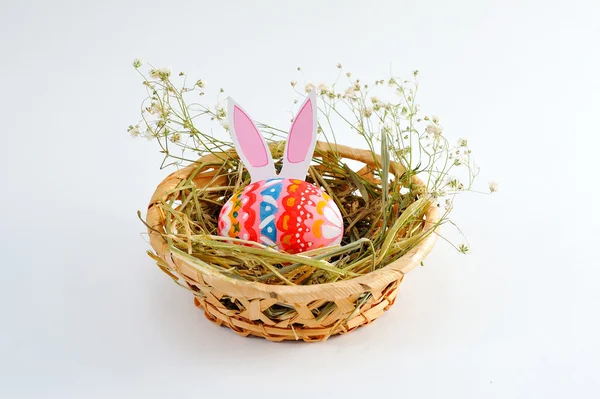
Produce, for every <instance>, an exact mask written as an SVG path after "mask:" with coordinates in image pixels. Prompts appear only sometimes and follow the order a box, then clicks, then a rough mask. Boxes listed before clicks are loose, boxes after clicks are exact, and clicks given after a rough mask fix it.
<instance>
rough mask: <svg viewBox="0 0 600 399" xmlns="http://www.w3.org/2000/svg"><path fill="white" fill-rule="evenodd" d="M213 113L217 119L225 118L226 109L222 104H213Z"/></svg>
mask: <svg viewBox="0 0 600 399" xmlns="http://www.w3.org/2000/svg"><path fill="white" fill-rule="evenodd" d="M215 114H216V115H217V119H218V120H222V119H225V117H227V110H226V109H225V106H224V105H223V104H217V105H216V106H215Z"/></svg>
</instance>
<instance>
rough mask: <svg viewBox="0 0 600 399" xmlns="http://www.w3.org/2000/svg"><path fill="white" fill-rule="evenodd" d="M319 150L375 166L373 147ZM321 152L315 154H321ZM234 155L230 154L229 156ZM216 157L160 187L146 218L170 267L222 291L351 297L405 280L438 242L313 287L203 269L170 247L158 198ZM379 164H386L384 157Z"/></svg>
mask: <svg viewBox="0 0 600 399" xmlns="http://www.w3.org/2000/svg"><path fill="white" fill-rule="evenodd" d="M316 150H317V152H320V153H324V152H325V153H327V152H331V151H332V150H335V151H336V153H338V154H339V155H341V156H342V157H343V158H347V159H354V160H357V161H360V162H363V163H365V164H374V163H375V161H374V159H373V155H372V153H371V152H370V151H367V150H360V149H355V148H352V147H348V146H345V145H341V144H332V143H324V142H317V149H316ZM317 152H316V153H317ZM228 155H231V154H228ZM215 159H218V157H215V156H214V155H208V156H205V157H202V158H200V159H199V160H198V161H197V162H196V163H194V164H191V165H189V166H187V167H185V168H183V169H181V170H179V171H176V172H174V173H172V174H170V175H169V176H167V178H165V179H164V180H163V181H162V182H161V183H160V184H159V185H158V187H157V188H156V191H155V193H154V195H153V196H152V200H151V201H150V204H149V205H148V213H147V216H146V222H147V225H148V226H149V227H148V234H149V235H150V244H151V246H152V248H153V249H154V250H155V251H156V253H157V255H158V256H159V257H161V258H162V259H164V260H165V261H166V262H167V264H169V266H170V267H172V268H173V269H174V270H177V271H178V272H179V273H181V274H184V275H185V276H186V277H187V278H188V279H191V280H196V281H199V279H202V280H204V282H205V283H206V284H208V285H210V286H212V287H214V288H216V289H218V290H219V291H221V292H222V293H224V294H226V295H231V296H235V297H238V296H242V297H245V298H272V299H277V300H278V302H281V303H290V304H292V303H293V304H296V303H306V302H309V301H311V300H322V299H325V300H331V301H335V300H336V299H341V298H347V297H348V296H350V295H354V294H359V293H364V292H365V291H369V290H372V289H384V288H385V287H386V286H388V285H389V284H390V283H392V282H394V281H396V280H400V279H402V278H403V277H404V275H405V274H406V273H408V272H409V271H411V270H412V269H414V268H415V267H416V266H417V265H419V264H421V262H422V261H423V259H425V257H426V256H427V255H428V254H429V252H431V250H432V249H433V246H434V245H435V242H436V241H437V234H436V233H437V229H436V231H432V232H431V233H430V234H429V235H427V236H426V237H425V238H424V239H423V240H422V241H421V242H419V243H418V244H417V245H416V246H415V247H414V248H412V249H411V250H410V251H408V252H407V253H406V254H405V255H404V256H402V257H401V258H399V259H397V260H395V261H394V262H392V263H390V264H388V265H386V266H384V267H382V268H380V269H377V270H375V271H373V272H370V273H367V274H364V275H361V276H358V277H354V278H352V279H348V280H341V281H336V282H332V283H324V284H313V285H295V286H290V285H271V284H266V283H261V282H252V281H244V280H238V279H234V278H232V277H229V276H226V275H224V274H221V273H219V272H217V271H215V270H212V269H206V270H202V271H200V270H198V268H197V267H195V266H192V265H190V264H188V263H187V262H185V261H184V260H182V259H180V258H178V257H177V256H176V255H175V254H173V253H171V252H170V251H169V248H168V245H167V242H166V241H165V239H164V238H163V237H162V235H161V234H159V233H158V232H157V231H155V230H163V229H164V217H162V219H161V215H162V214H161V213H160V211H159V210H158V206H157V204H158V202H160V201H162V200H163V199H164V198H165V197H166V193H167V192H168V191H169V190H171V189H173V188H174V187H176V186H177V184H179V182H180V181H181V180H184V179H186V178H188V177H189V176H190V174H191V173H192V172H193V171H194V170H196V169H197V167H198V164H199V163H203V162H211V161H212V162H214V161H215ZM376 159H377V162H381V158H380V157H379V156H377V157H376ZM390 171H391V172H392V173H402V172H403V168H402V167H401V166H400V165H398V164H396V163H394V162H391V163H390ZM412 181H413V183H416V184H418V185H421V186H424V184H423V182H422V181H421V180H420V179H419V178H418V177H416V176H413V177H412ZM425 218H426V222H425V226H424V228H425V229H429V228H431V227H432V226H434V225H435V224H436V223H437V222H438V221H439V211H438V208H437V207H435V206H430V207H429V209H428V210H427V212H426V214H425Z"/></svg>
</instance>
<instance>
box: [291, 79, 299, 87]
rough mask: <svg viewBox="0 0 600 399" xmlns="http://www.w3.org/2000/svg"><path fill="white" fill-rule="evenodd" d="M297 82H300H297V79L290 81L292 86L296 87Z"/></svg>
mask: <svg viewBox="0 0 600 399" xmlns="http://www.w3.org/2000/svg"><path fill="white" fill-rule="evenodd" d="M296 83H298V82H296V81H295V80H292V81H291V82H290V84H291V85H292V87H296Z"/></svg>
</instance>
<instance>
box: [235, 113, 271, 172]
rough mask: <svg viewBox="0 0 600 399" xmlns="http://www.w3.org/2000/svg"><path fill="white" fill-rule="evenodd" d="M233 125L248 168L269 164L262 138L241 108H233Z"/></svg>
mask: <svg viewBox="0 0 600 399" xmlns="http://www.w3.org/2000/svg"><path fill="white" fill-rule="evenodd" d="M233 124H234V128H235V133H236V137H237V141H238V143H239V145H240V148H241V149H242V151H243V153H244V156H245V157H246V159H247V160H248V162H250V166H253V167H255V168H259V167H261V166H266V165H267V164H268V163H269V158H268V157H267V151H266V149H265V145H264V143H263V140H262V136H261V135H260V133H259V131H258V130H257V129H256V127H255V126H254V123H252V120H251V119H250V117H248V115H246V113H245V112H244V111H242V109H241V108H239V107H237V106H234V107H233Z"/></svg>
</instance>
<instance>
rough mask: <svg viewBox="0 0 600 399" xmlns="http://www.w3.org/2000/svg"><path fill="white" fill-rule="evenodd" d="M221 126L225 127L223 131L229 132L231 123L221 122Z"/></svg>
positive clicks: (224, 120)
mask: <svg viewBox="0 0 600 399" xmlns="http://www.w3.org/2000/svg"><path fill="white" fill-rule="evenodd" d="M221 126H223V129H225V130H227V131H229V122H227V119H223V120H222V121H221Z"/></svg>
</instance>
